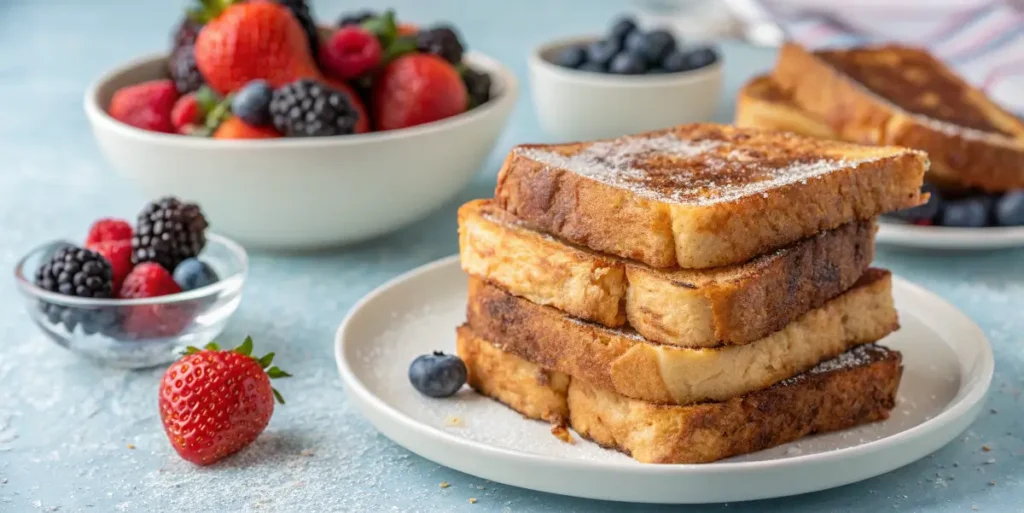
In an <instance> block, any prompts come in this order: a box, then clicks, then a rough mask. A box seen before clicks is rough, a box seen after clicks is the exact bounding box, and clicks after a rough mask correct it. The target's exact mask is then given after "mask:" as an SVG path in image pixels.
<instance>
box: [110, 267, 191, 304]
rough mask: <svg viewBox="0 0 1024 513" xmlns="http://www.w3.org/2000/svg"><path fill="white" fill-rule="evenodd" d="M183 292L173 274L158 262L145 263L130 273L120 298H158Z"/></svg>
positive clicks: (122, 287) (123, 285) (125, 280)
mask: <svg viewBox="0 0 1024 513" xmlns="http://www.w3.org/2000/svg"><path fill="white" fill-rule="evenodd" d="M178 292H181V287H180V286H178V283H177V282H176V281H174V277H173V276H171V273H169V272H167V269H164V268H163V266H161V265H160V264H158V263H156V262H143V263H141V264H139V265H137V266H135V268H134V269H132V270H131V272H130V273H128V276H126V277H125V279H124V283H123V284H122V285H121V294H120V297H121V298H123V299H138V298H144V297H158V296H166V295H169V294H177V293H178Z"/></svg>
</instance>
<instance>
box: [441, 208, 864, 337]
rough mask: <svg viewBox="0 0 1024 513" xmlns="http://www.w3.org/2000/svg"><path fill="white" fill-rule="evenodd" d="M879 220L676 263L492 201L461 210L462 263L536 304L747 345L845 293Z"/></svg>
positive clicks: (644, 331)
mask: <svg viewBox="0 0 1024 513" xmlns="http://www.w3.org/2000/svg"><path fill="white" fill-rule="evenodd" d="M874 234H875V224H874V223H873V222H871V221H865V222H857V223H850V224H847V225H843V226H841V227H839V228H837V229H836V230H833V231H830V232H826V233H823V234H819V235H818V236H815V237H812V238H810V239H805V240H803V241H800V242H799V243H797V244H796V245H793V246H791V247H787V248H784V249H782V250H779V251H778V252H775V253H773V254H770V255H763V256H760V257H757V258H755V259H754V260H752V261H750V262H748V263H746V264H742V265H738V266H728V267H721V268H714V269H708V270H698V271H690V270H676V271H667V270H660V269H652V268H650V267H647V266H644V265H640V264H635V263H630V262H628V261H624V260H621V259H619V258H615V257H608V256H605V255H601V254H599V253H596V252H594V251H590V250H588V249H585V248H579V247H575V246H572V245H571V244H569V243H565V242H561V241H558V240H556V239H553V238H551V237H549V236H546V235H544V234H540V233H537V232H535V231H532V230H530V229H528V228H526V227H524V226H522V224H521V223H519V222H518V220H516V219H515V218H513V217H512V216H510V215H509V214H507V213H506V212H504V211H502V210H500V209H498V208H497V207H495V206H494V205H493V204H492V202H491V201H490V200H476V201H471V202H469V203H466V204H465V205H463V206H462V208H460V209H459V243H460V244H459V246H460V256H461V262H462V267H463V269H465V270H466V272H467V273H469V274H471V275H474V276H478V277H480V278H483V279H485V280H488V281H491V282H493V283H495V284H497V285H499V286H500V287H502V288H503V289H504V290H507V291H508V292H510V293H512V294H515V295H517V296H520V297H524V298H526V299H529V300H530V301H531V302H533V303H536V304H540V305H548V306H552V307H554V308H557V309H559V310H562V311H564V312H567V313H568V314H570V315H572V316H574V317H579V318H582V319H585V320H589V321H592V322H596V323H598V324H601V325H603V326H608V327H613V328H614V327H620V326H623V325H624V324H625V323H626V320H627V318H628V323H629V325H631V326H632V327H633V328H634V329H635V330H636V331H637V332H639V333H640V334H641V335H643V336H644V338H646V339H648V340H651V341H654V342H660V343H664V344H670V345H678V346H683V347H713V346H719V345H723V344H727V345H731V344H736V345H740V344H747V343H750V342H753V341H755V340H758V339H760V338H763V337H765V336H767V335H769V334H771V333H773V332H775V331H778V330H780V329H782V328H784V327H785V326H786V325H787V324H789V322H790V321H792V320H793V319H795V318H797V317H799V316H800V315H803V314H804V313H806V312H808V311H809V310H811V309H814V308H817V307H819V306H821V305H822V304H824V303H825V302H826V301H827V300H829V299H832V298H833V297H835V296H838V295H839V294H841V293H842V292H843V291H845V290H846V289H848V288H849V287H850V286H852V285H853V284H854V282H856V281H857V279H858V278H859V277H860V276H861V275H862V274H863V273H864V270H865V269H867V267H868V264H870V262H871V260H872V259H873V258H874Z"/></svg>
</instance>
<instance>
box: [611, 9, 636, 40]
mask: <svg viewBox="0 0 1024 513" xmlns="http://www.w3.org/2000/svg"><path fill="white" fill-rule="evenodd" d="M635 31H636V22H635V21H633V18H630V17H629V16H622V17H620V18H618V19H617V20H615V23H612V29H611V30H609V31H608V39H611V40H612V41H617V42H618V43H619V46H622V44H623V43H625V42H626V38H627V37H628V36H629V35H630V34H631V33H633V32H635Z"/></svg>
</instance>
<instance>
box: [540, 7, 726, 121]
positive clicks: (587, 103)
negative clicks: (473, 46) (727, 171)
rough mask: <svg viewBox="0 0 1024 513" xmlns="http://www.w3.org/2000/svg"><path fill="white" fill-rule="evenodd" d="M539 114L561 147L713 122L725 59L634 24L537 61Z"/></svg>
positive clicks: (573, 41)
mask: <svg viewBox="0 0 1024 513" xmlns="http://www.w3.org/2000/svg"><path fill="white" fill-rule="evenodd" d="M529 70H530V86H531V89H532V91H533V100H534V110H535V111H536V113H537V118H538V119H539V121H540V124H541V127H542V128H543V129H544V131H546V132H547V133H549V134H551V135H552V136H555V137H556V138H558V139H561V140H571V141H576V140H586V139H599V138H606V137H617V136H620V135H625V134H632V133H638V132H645V131H648V130H656V129H659V128H667V127H670V126H675V125H679V124H683V123H694V122H700V121H710V120H711V119H712V117H713V116H714V114H715V110H716V109H717V107H718V100H719V98H720V97H721V93H722V75H723V67H722V57H721V55H720V54H719V52H718V51H717V50H716V49H715V48H714V47H712V46H709V45H706V44H699V43H695V42H692V41H687V40H684V38H682V37H679V36H678V35H677V34H674V33H673V32H671V31H669V30H665V29H661V28H658V27H650V28H649V29H645V28H641V27H639V26H638V25H637V22H636V21H634V20H633V19H632V18H629V17H621V18H618V19H617V20H615V21H614V22H613V23H612V24H611V26H610V27H609V28H608V30H606V31H605V33H604V34H602V35H599V36H579V37H569V38H564V39H559V40H555V41H551V42H548V43H545V44H543V45H541V46H539V47H538V48H536V49H535V50H534V51H533V53H532V54H531V55H530V58H529Z"/></svg>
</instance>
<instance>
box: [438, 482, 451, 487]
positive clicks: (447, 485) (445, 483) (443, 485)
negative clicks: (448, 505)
mask: <svg viewBox="0 0 1024 513" xmlns="http://www.w3.org/2000/svg"><path fill="white" fill-rule="evenodd" d="M438 486H440V487H441V488H448V487H449V486H451V485H450V484H448V481H441V484H440V485H438Z"/></svg>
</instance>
